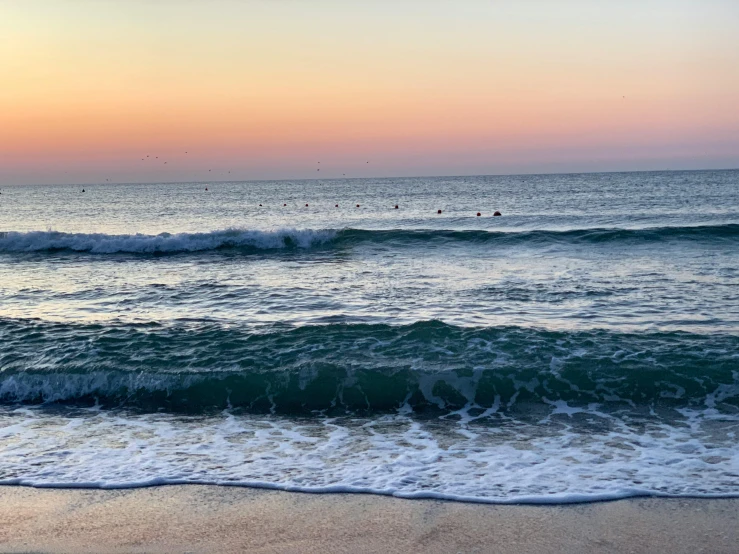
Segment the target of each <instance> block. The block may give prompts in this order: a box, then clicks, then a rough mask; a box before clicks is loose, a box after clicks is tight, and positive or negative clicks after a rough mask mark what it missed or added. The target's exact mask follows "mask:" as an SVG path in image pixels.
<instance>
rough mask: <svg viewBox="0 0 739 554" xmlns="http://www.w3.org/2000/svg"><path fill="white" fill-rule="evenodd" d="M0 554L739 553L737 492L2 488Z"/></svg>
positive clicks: (210, 487)
mask: <svg viewBox="0 0 739 554" xmlns="http://www.w3.org/2000/svg"><path fill="white" fill-rule="evenodd" d="M0 551H1V552H51V553H62V552H63V553H87V552H95V553H122V552H131V553H134V552H135V553H141V552H150V553H169V552H173V553H174V552H179V553H183V552H192V553H195V552H198V553H199V552H208V553H216V552H223V553H231V552H233V553H236V552H239V553H240V552H257V553H259V552H290V553H293V552H294V553H313V552H316V553H318V552H320V553H332V552H377V553H381V552H382V553H388V552H418V553H421V552H424V553H426V552H428V553H436V552H438V553H442V552H443V553H447V552H465V553H467V552H469V553H473V552H477V553H482V552H506V553H508V552H512V553H518V552H522V553H523V552H534V553H539V552H541V553H550V552H551V553H555V552H556V553H560V552H568V553H580V552H582V553H589V552H619V553H620V552H669V553H670V554H677V553H682V552H685V553H695V552H710V553H722V552H726V553H729V552H732V553H734V552H738V551H739V499H717V500H703V499H658V498H648V499H646V498H643V499H630V500H620V501H616V502H601V503H593V504H576V505H564V506H499V505H498V506H496V505H485V504H465V503H458V502H444V501H435V500H403V499H398V498H390V497H382V496H373V495H351V494H321V495H319V494H302V493H289V492H280V491H269V490H258V489H246V488H236V487H215V486H198V485H191V486H167V487H151V488H144V489H129V490H79V489H78V490H74V489H72V490H70V489H64V490H60V489H33V488H26V487H0Z"/></svg>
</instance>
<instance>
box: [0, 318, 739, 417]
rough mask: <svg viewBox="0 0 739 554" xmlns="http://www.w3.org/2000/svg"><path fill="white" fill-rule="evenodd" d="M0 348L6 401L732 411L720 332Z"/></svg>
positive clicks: (127, 329) (161, 331)
mask: <svg viewBox="0 0 739 554" xmlns="http://www.w3.org/2000/svg"><path fill="white" fill-rule="evenodd" d="M0 343H1V344H3V348H2V350H0V401H1V402H3V403H9V404H14V403H20V404H43V403H68V404H78V405H95V404H98V405H101V406H103V407H131V408H137V409H142V410H165V411H174V412H180V411H184V412H203V411H207V410H218V409H224V408H238V409H242V410H245V411H247V412H254V413H269V412H272V413H285V414H293V413H305V414H309V413H313V412H322V413H359V412H363V413H368V412H388V411H394V410H399V409H401V410H402V409H405V410H412V411H414V412H424V411H439V410H441V411H444V412H452V411H455V410H461V409H464V410H467V411H469V410H473V411H474V410H480V411H485V410H490V409H491V408H495V409H496V410H503V411H505V410H519V409H523V410H533V411H534V412H536V411H537V410H539V409H540V408H535V407H536V406H540V407H542V408H545V409H561V408H562V406H568V407H570V408H572V407H576V406H588V405H591V404H601V405H603V406H608V407H611V408H613V409H636V408H639V407H642V408H643V407H646V406H649V407H651V408H658V407H663V408H675V409H679V408H684V407H697V408H711V409H718V410H721V411H727V412H732V413H736V412H739V337H737V336H732V335H710V336H707V335H695V334H690V333H684V332H672V333H668V332H661V333H644V334H626V333H616V332H612V331H605V330H600V331H577V332H563V331H561V332H555V331H546V330H541V329H531V328H523V327H491V328H465V327H457V326H453V325H447V324H444V323H441V322H438V321H425V322H418V323H415V324H412V325H406V326H389V325H380V324H378V325H344V324H332V325H316V326H305V327H288V326H274V327H270V328H267V329H262V330H260V331H254V330H249V329H243V328H231V327H224V326H221V325H217V324H215V323H195V324H189V325H180V326H163V325H159V324H150V325H82V324H78V325H71V324H61V323H48V322H41V321H35V320H12V319H5V320H0ZM532 407H533V408H532ZM568 409H569V408H568Z"/></svg>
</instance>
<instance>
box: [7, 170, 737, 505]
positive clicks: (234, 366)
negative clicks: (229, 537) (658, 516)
mask: <svg viewBox="0 0 739 554" xmlns="http://www.w3.org/2000/svg"><path fill="white" fill-rule="evenodd" d="M206 186H207V188H208V190H207V191H206V190H205V187H206ZM82 188H84V189H85V192H84V193H83V192H81V191H82ZM0 192H2V194H1V195H0V484H29V485H37V486H75V487H79V486H89V487H130V486H141V485H147V484H164V483H222V484H236V485H251V486H267V487H274V488H284V489H287V490H306V491H314V492H322V491H356V492H375V493H380V494H395V495H398V496H406V497H437V498H449V499H463V500H475V501H483V502H537V503H546V502H567V501H582V500H600V499H608V498H620V497H624V496H634V495H644V494H664V495H677V496H739V436H738V435H739V170H734V171H690V172H677V171H676V172H645V173H602V174H572V175H526V176H481V177H428V178H399V179H349V180H326V181H317V180H305V181H272V182H270V181H260V182H213V183H207V184H203V183H182V184H163V183H159V184H157V183H153V184H125V185H117V184H100V185H84V186H70V185H54V186H51V185H45V186H41V185H38V186H36V185H33V186H31V185H27V186H6V187H2V189H1V190H0ZM306 204H307V205H306ZM337 204H338V207H337V206H336V205H337ZM396 205H397V206H398V207H397V208H395V206H396ZM438 210H441V213H440V214H439V213H437V212H438ZM496 210H500V211H501V212H502V214H503V215H502V217H495V216H493V213H494V212H495V211H496ZM478 212H479V213H480V214H481V215H480V216H477V215H476V214H477V213H478Z"/></svg>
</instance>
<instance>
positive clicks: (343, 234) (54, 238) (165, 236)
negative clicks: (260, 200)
mask: <svg viewBox="0 0 739 554" xmlns="http://www.w3.org/2000/svg"><path fill="white" fill-rule="evenodd" d="M681 240H682V241H684V240H688V241H731V242H736V241H738V240H739V224H725V225H703V226H685V227H653V228H646V229H622V228H611V229H572V230H566V231H551V230H532V231H485V230H445V229H420V230H414V229H390V230H365V229H275V230H253V229H225V230H220V231H210V232H203V233H161V234H159V235H145V234H128V235H125V234H122V235H110V234H105V233H63V232H59V231H31V232H16V231H7V232H2V233H0V252H5V253H23V252H64V251H68V252H86V253H90V254H116V253H128V254H177V253H188V252H207V251H218V250H241V251H245V252H253V251H262V250H280V249H310V248H314V247H317V246H322V245H323V246H326V245H331V246H335V247H340V246H345V247H348V246H353V245H358V244H364V243H386V244H392V245H395V246H403V245H413V244H418V243H431V244H445V243H468V244H469V243H492V244H501V245H517V244H522V245H550V244H582V243H585V244H599V243H616V244H618V243H623V244H638V243H654V242H665V241H681Z"/></svg>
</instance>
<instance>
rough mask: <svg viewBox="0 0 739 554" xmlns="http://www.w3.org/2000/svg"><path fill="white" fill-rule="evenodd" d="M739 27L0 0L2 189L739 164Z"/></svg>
mask: <svg viewBox="0 0 739 554" xmlns="http://www.w3.org/2000/svg"><path fill="white" fill-rule="evenodd" d="M738 29H739V2H738V1H737V0H725V1H724V0H702V1H698V0H694V1H680V0H660V1H658V0H652V1H650V0H642V1H628V0H626V1H624V0H622V1H619V2H616V1H614V2H599V1H594V0H588V1H584V0H583V1H574V0H573V1H555V0H541V1H535V0H529V1H526V0H520V1H516V2H514V1H508V2H504V1H498V2H495V1H487V2H482V1H479V2H477V1H471V0H469V1H465V0H457V1H433V0H427V1H424V2H422V1H410V0H409V1H403V0H394V1H390V0H387V1H385V0H372V1H370V0H365V1H363V2H358V1H351V0H343V1H320V0H311V1H308V0H303V1H298V0H271V1H267V0H264V1H235V0H233V1H226V0H208V1H205V0H203V1H197V0H181V1H174V0H149V1H144V0H121V1H113V0H109V1H105V0H98V1H93V0H68V1H64V0H0V75H2V79H0V184H13V183H91V182H104V181H105V179H109V180H110V181H113V182H140V181H145V182H149V181H156V182H158V181H203V180H226V179H234V180H235V179H270V178H280V179H282V178H316V177H321V178H329V177H341V176H342V174H346V175H347V176H357V177H361V176H400V175H464V174H494V173H541V172H562V171H613V170H617V171H618V170H638V169H664V168H672V169H681V168H689V169H700V168H729V167H739V31H738ZM185 152H187V154H185ZM147 155H149V158H146V156H147ZM156 156H158V159H157V158H156ZM142 158H144V160H143V161H142ZM164 161H166V162H167V163H166V164H165V163H164ZM319 161H320V162H321V163H320V164H318V162H319ZM368 161H369V162H370V163H367V162H368ZM318 168H320V169H321V171H320V172H318V171H316V170H317V169H318ZM209 169H210V170H211V171H208V170H209ZM229 171H230V172H231V173H228V172H229Z"/></svg>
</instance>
